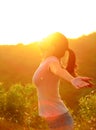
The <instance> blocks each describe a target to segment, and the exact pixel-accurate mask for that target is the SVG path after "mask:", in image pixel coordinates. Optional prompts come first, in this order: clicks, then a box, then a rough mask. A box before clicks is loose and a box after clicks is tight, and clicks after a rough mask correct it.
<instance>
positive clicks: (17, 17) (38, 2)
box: [0, 0, 96, 44]
mask: <svg viewBox="0 0 96 130" xmlns="http://www.w3.org/2000/svg"><path fill="white" fill-rule="evenodd" d="M95 3H96V0H0V44H18V43H23V44H29V43H31V42H34V41H38V40H41V39H42V38H44V37H46V36H47V35H48V34H50V33H52V32H58V31H59V32H61V33H63V34H64V35H65V36H66V37H68V38H77V37H80V36H82V35H87V34H90V33H92V32H96V4H95Z"/></svg>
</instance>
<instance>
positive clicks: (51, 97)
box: [33, 56, 68, 117]
mask: <svg viewBox="0 0 96 130" xmlns="http://www.w3.org/2000/svg"><path fill="white" fill-rule="evenodd" d="M54 61H55V62H59V61H58V59H57V58H56V57H54V56H51V57H48V58H47V59H45V60H44V62H42V63H41V64H40V66H39V67H38V68H37V70H36V71H35V73H34V75H33V83H34V84H35V85H36V88H37V96H38V109H39V115H40V116H42V117H53V116H58V115H61V114H63V113H66V112H67V111H68V109H67V107H66V106H65V104H64V103H63V101H62V100H61V98H60V94H59V77H58V76H56V75H55V74H53V73H52V72H51V71H50V69H49V65H50V63H52V62H54Z"/></svg>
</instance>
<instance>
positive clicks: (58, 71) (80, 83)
mask: <svg viewBox="0 0 96 130" xmlns="http://www.w3.org/2000/svg"><path fill="white" fill-rule="evenodd" d="M49 67H50V71H51V72H52V73H53V74H55V75H57V76H58V77H60V78H62V79H64V80H67V81H68V82H70V83H71V84H72V85H73V86H74V87H75V88H77V89H79V88H83V87H92V83H91V82H90V80H91V78H89V77H81V76H78V77H73V76H72V75H71V74H70V73H69V72H68V71H67V70H65V69H63V68H62V67H61V65H60V63H59V62H51V63H50V65H49Z"/></svg>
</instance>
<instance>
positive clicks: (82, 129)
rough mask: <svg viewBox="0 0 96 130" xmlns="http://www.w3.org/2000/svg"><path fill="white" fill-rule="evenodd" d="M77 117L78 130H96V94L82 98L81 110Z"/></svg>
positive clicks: (92, 93)
mask: <svg viewBox="0 0 96 130" xmlns="http://www.w3.org/2000/svg"><path fill="white" fill-rule="evenodd" d="M77 115H78V116H76V115H75V128H76V130H96V92H95V91H92V92H91V93H90V94H89V95H87V96H85V97H82V98H80V100H79V110H78V112H77Z"/></svg>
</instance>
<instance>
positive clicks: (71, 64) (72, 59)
mask: <svg viewBox="0 0 96 130" xmlns="http://www.w3.org/2000/svg"><path fill="white" fill-rule="evenodd" d="M68 52H69V57H68V62H67V66H66V70H67V71H68V72H69V73H70V74H71V75H73V76H76V75H77V74H76V67H77V65H76V55H75V53H74V51H73V50H71V49H68Z"/></svg>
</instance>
